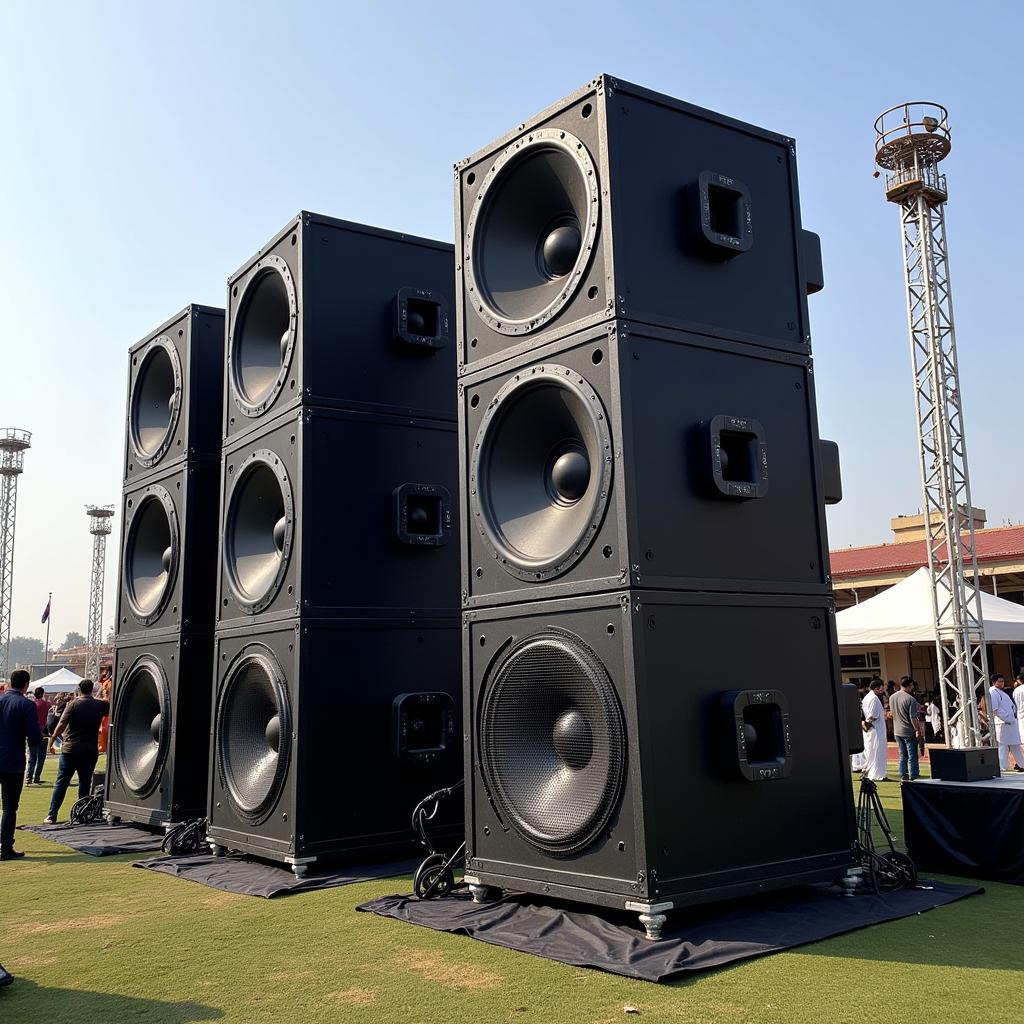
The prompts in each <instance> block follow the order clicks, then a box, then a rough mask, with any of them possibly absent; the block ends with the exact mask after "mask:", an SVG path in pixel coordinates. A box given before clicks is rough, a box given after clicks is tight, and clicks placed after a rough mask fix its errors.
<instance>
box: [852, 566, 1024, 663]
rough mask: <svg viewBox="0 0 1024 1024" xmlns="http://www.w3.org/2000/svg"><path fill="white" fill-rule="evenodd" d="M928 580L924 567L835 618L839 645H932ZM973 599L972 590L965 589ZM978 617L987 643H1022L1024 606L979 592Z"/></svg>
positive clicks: (930, 602) (929, 583)
mask: <svg viewBox="0 0 1024 1024" xmlns="http://www.w3.org/2000/svg"><path fill="white" fill-rule="evenodd" d="M930 588H931V579H930V577H929V574H928V570H927V568H924V567H922V568H920V569H918V570H917V572H915V573H914V574H913V575H911V576H908V577H907V578H906V579H905V580H901V581H900V582H899V583H897V584H896V585H895V586H893V587H889V588H888V589H887V590H883V591H882V592H881V593H880V594H878V595H876V596H875V597H872V598H869V599H868V600H867V601H861V603H860V604H855V605H854V606H853V607H852V608H847V609H845V610H844V611H841V612H839V614H838V615H836V629H837V631H838V634H839V643H840V644H843V645H848V644H859V645H861V646H863V645H864V644H895V643H912V642H914V641H926V642H931V643H934V642H935V627H934V625H933V624H932V598H931V593H930ZM967 592H968V596H969V597H973V595H974V590H973V588H972V587H968V588H967ZM981 615H982V619H983V620H984V622H985V640H986V641H987V642H988V643H997V644H1000V643H1003V644H1005V643H1024V605H1019V604H1014V603H1013V602H1012V601H1004V600H1003V599H1002V598H1001V597H996V596H995V595H993V594H986V593H985V591H984V590H983V591H982V592H981Z"/></svg>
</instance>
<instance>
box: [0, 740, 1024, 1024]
mask: <svg viewBox="0 0 1024 1024" xmlns="http://www.w3.org/2000/svg"><path fill="white" fill-rule="evenodd" d="M55 768H56V762H55V759H54V758H49V759H48V760H47V765H46V772H45V776H46V778H47V779H48V780H49V781H50V782H52V780H53V777H54V772H55ZM882 789H883V791H884V794H885V803H886V807H887V809H888V811H889V813H890V815H891V821H892V822H893V824H894V827H895V828H896V830H897V832H898V831H899V830H900V826H901V815H900V812H899V793H898V787H897V785H896V784H892V785H883V786H882ZM49 796H50V789H49V786H44V787H41V788H32V789H28V790H27V791H26V793H25V796H24V798H23V801H22V810H21V815H20V818H21V821H22V822H38V821H41V820H42V818H43V817H44V815H45V813H46V805H47V801H48V800H49ZM70 804H71V798H70V797H69V799H68V802H67V803H66V804H65V808H64V815H63V816H64V817H66V815H67V811H68V810H69V809H70ZM19 844H20V846H21V848H22V849H24V850H25V852H26V853H27V856H26V857H25V859H24V860H22V861H19V862H16V863H11V862H7V863H4V864H0V962H2V963H4V965H5V966H6V967H8V969H10V970H11V971H12V972H13V973H14V974H16V975H17V981H16V982H15V984H14V985H13V986H11V987H10V988H7V989H3V990H0V1021H2V1022H3V1024H22V1022H25V1024H28V1022H33V1024H34V1022H40V1024H43V1022H46V1024H63V1022H65V1021H74V1022H86V1021H89V1022H92V1021H110V1022H112V1024H122V1022H125V1021H136V1020H138V1021H145V1022H147V1024H185V1022H189V1021H207V1020H211V1021H212V1020H219V1021H225V1022H232V1024H234V1022H237V1024H242V1022H246V1024H249V1022H252V1024H292V1022H297V1024H308V1022H315V1021H354V1022H359V1021H375V1022H385V1021H387V1022H392V1021H394V1022H403V1024H404V1022H412V1024H416V1022H426V1021H437V1022H449V1021H450V1022H459V1021H467V1022H472V1024H489V1022H492V1021H542V1022H545V1024H558V1022H572V1024H580V1022H584V1024H590V1022H594V1024H597V1022H606V1021H619V1020H629V1019H633V1017H632V1015H630V1016H626V1015H625V1007H627V1006H630V1007H635V1008H636V1009H637V1010H638V1011H639V1013H640V1019H642V1020H647V1021H672V1022H689V1024H699V1022H705V1021H706V1022H716V1024H717V1022H721V1024H732V1022H746V1021H764V1022H769V1021H770V1022H780V1024H800V1022H805V1021H806V1022H815V1024H837V1022H842V1021H851V1022H857V1024H880V1022H887V1021H898V1022H900V1024H906V1022H913V1021H921V1020H925V1021H928V1020H938V1021H940V1022H941V1024H953V1022H959V1021H964V1022H970V1024H981V1022H987V1021H997V1020H998V1021H1003V1020H1015V1019H1017V1018H1018V1017H1019V1016H1020V1012H1021V1006H1022V1001H1024V977H1022V975H1021V974H1020V973H1019V972H1020V970H1021V968H1022V966H1024V950H1022V948H1021V946H1020V945H1018V943H1017V940H1018V936H1019V935H1020V930H1021V927H1022V925H1024V888H1018V887H1014V886H1007V885H998V884H994V883H988V884H987V892H986V894H985V895H983V896H975V897H971V898H969V899H966V900H963V901H961V902H959V903H956V904H954V905H952V906H950V907H945V908H940V909H939V910H936V911H933V912H931V913H928V914H924V915H921V916H918V917H913V918H910V919H908V920H903V921H897V922H893V923H891V924H885V925H879V926H878V927H874V928H868V929H865V930H863V931H860V932H854V933H853V934H850V935H845V936H840V937H838V938H834V939H829V940H828V941H825V942H820V943H817V944H815V945H813V946H809V947H805V948H803V949H799V950H797V951H794V952H789V953H781V954H778V955H775V956H770V957H765V958H763V959H760V960H754V961H750V962H748V963H744V964H740V965H738V966H734V967H727V968H723V969H721V970H717V971H712V972H709V973H705V974H701V975H697V976H696V977H692V978H686V979H683V980H681V981H678V982H675V983H672V984H664V985H653V984H649V983H645V982H639V981H629V980H625V979H622V978H617V977H614V976H612V975H608V974H603V973H601V972H598V971H591V970H580V969H576V968H571V967H565V966H562V965H561V964H555V963H549V962H547V961H545V960H541V959H538V958H536V957H531V956H528V955H526V954H522V953H514V952H511V951H509V950H505V949H499V948H497V947H494V946H488V945H485V944H484V943H481V942H474V941H472V940H470V939H465V938H461V937H458V936H450V935H442V934H438V933H435V932H431V931H427V930H426V929H422V928H415V927H413V926H411V925H406V924H402V923H400V922H397V921H390V920H384V919H381V918H378V917H374V916H371V915H368V914H356V913H355V912H354V910H353V908H354V907H355V906H356V904H358V903H362V902H364V901H366V900H368V899H371V898H373V897H375V896H381V895H384V894H386V893H392V892H406V891H408V890H409V888H410V879H409V878H397V879H388V880H384V881H380V882H373V883H368V884H364V885H353V886H348V887H345V888H340V889H331V890H328V891H325V892H314V893H306V894H303V895H297V896H288V897H284V898H279V899H276V900H262V899H256V898H253V897H248V896H235V895H231V894H226V893H220V892H217V891H215V890H213V889H207V888H205V887H203V886H199V885H195V884H192V883H189V882H185V881H181V880H179V879H174V878H171V877H169V876H166V875H158V874H155V873H153V872H145V871H139V870H137V869H135V868H132V867H131V866H130V864H131V861H132V859H133V857H132V856H123V857H107V858H103V859H97V858H94V857H87V856H84V855H80V854H76V853H73V852H72V851H71V850H69V849H67V848H66V847H62V846H58V845H56V844H54V843H51V842H48V841H46V840H44V839H42V838H39V837H37V836H34V835H32V834H31V833H24V832H22V833H19Z"/></svg>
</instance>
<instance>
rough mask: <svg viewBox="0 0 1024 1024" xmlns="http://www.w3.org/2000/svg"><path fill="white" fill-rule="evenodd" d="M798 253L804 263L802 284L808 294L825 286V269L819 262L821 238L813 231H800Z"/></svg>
mask: <svg viewBox="0 0 1024 1024" xmlns="http://www.w3.org/2000/svg"><path fill="white" fill-rule="evenodd" d="M800 254H801V256H803V263H804V286H805V288H806V289H807V294H808V295H813V294H814V293H815V292H820V291H821V290H822V288H824V287H825V271H824V269H823V267H822V263H821V239H820V238H819V237H818V236H817V235H816V234H815V233H814V232H813V231H805V230H803V229H801V231H800Z"/></svg>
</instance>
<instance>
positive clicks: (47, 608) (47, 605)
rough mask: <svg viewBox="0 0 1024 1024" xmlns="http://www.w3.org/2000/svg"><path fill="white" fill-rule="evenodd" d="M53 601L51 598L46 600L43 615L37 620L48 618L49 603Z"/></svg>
mask: <svg viewBox="0 0 1024 1024" xmlns="http://www.w3.org/2000/svg"><path fill="white" fill-rule="evenodd" d="M52 603H53V598H52V597H51V598H49V599H48V600H47V602H46V607H45V608H44V609H43V617H42V618H41V619H40V620H39V621H40V622H47V621H48V620H49V618H50V605H51V604H52Z"/></svg>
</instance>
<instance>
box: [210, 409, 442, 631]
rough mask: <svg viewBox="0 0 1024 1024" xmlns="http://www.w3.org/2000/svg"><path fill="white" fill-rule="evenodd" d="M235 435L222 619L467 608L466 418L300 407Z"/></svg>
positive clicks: (236, 621)
mask: <svg viewBox="0 0 1024 1024" xmlns="http://www.w3.org/2000/svg"><path fill="white" fill-rule="evenodd" d="M266 426H267V429H266V430H265V432H262V433H260V434H258V435H256V436H252V435H248V436H247V437H245V438H242V439H240V440H239V441H237V442H236V443H234V444H232V445H229V446H226V447H225V450H224V457H223V463H222V473H223V489H222V502H223V512H222V520H221V521H222V522H223V523H224V529H223V542H222V545H221V561H220V590H219V609H218V611H219V615H218V627H219V628H227V627H230V626H237V625H241V624H243V623H246V622H253V621H255V620H259V621H275V620H277V619H282V618H290V617H294V616H296V615H298V614H302V615H315V616H326V617H332V616H333V617H346V618H347V617H351V616H363V617H373V616H376V615H381V614H392V615H394V614H398V615H415V616H423V615H437V614H442V615H457V614H458V607H459V593H458V586H459V571H458V561H459V544H458V531H457V529H456V526H455V522H456V518H457V517H456V502H457V500H458V499H457V496H456V495H457V493H458V492H457V484H456V471H457V464H458V455H457V445H458V440H457V434H456V429H455V424H454V423H452V422H450V421H445V420H438V419H425V420H415V419H410V418H408V417H400V416H386V415H370V414H367V413H360V412H347V411H342V410H332V409H319V408H308V407H307V408H300V409H296V410H292V411H291V412H290V413H286V414H285V415H283V416H281V417H279V418H278V419H277V420H275V421H273V422H272V423H269V424H267V425H266Z"/></svg>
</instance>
